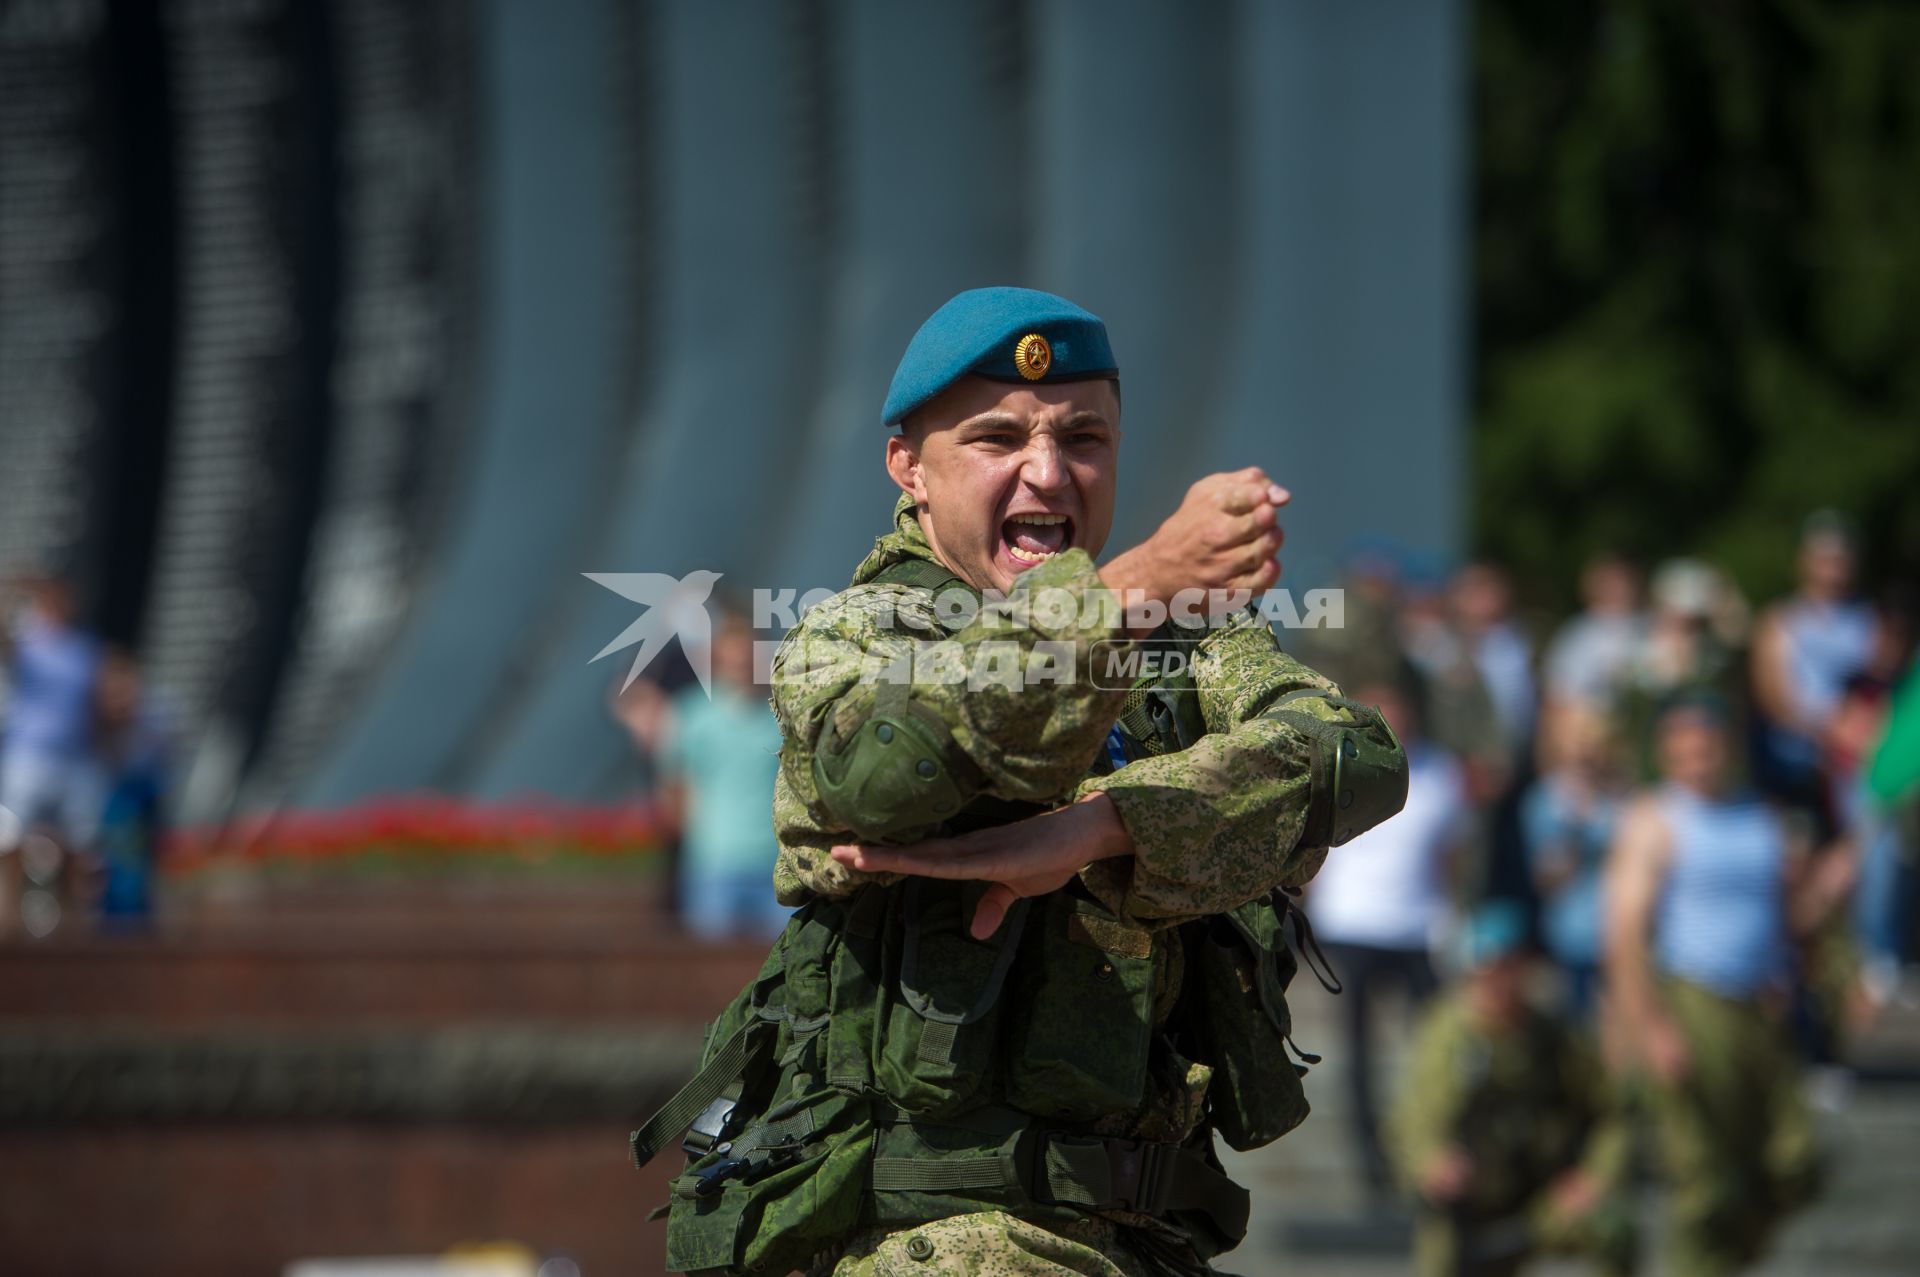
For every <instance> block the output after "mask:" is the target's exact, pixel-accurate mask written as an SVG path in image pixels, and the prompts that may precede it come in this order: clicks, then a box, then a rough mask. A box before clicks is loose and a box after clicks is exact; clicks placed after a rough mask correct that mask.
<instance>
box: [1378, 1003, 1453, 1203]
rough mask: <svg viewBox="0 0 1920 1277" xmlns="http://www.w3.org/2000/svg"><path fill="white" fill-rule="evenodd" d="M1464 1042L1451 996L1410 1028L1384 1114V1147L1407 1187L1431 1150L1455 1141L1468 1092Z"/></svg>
mask: <svg viewBox="0 0 1920 1277" xmlns="http://www.w3.org/2000/svg"><path fill="white" fill-rule="evenodd" d="M1466 1045H1467V1029H1466V1022H1465V1018H1464V1016H1463V1015H1462V1014H1461V1013H1460V1009H1459V1007H1458V1006H1457V1005H1456V1003H1455V1001H1454V1000H1453V999H1452V998H1445V999H1442V1000H1441V1001H1440V1002H1438V1003H1436V1004H1435V1005H1434V1006H1433V1008H1432V1009H1431V1010H1430V1011H1428V1012H1427V1014H1426V1016H1425V1018H1424V1019H1422V1020H1421V1022H1420V1026H1419V1028H1418V1029H1417V1030H1416V1031H1415V1033H1414V1038H1413V1042H1412V1044H1411V1046H1410V1048H1409V1050H1408V1052H1407V1059H1406V1063H1405V1065H1404V1067H1403V1069H1402V1072H1401V1075H1400V1085H1399V1086H1398V1087H1396V1088H1395V1090H1394V1097H1393V1109H1392V1111H1391V1112H1390V1113H1389V1114H1388V1117H1387V1142H1388V1151H1389V1153H1390V1154H1391V1156H1392V1159H1393V1164H1394V1169H1395V1170H1396V1171H1398V1173H1399V1175H1400V1178H1401V1181H1402V1182H1403V1183H1405V1184H1407V1185H1408V1186H1409V1187H1411V1186H1412V1185H1414V1184H1417V1183H1418V1182H1419V1179H1420V1175H1421V1172H1422V1171H1424V1170H1425V1169H1426V1167H1427V1165H1428V1163H1430V1162H1431V1161H1432V1160H1433V1158H1434V1157H1435V1155H1437V1154H1438V1153H1439V1152H1440V1151H1441V1150H1442V1149H1443V1148H1445V1147H1447V1146H1448V1145H1449V1144H1455V1143H1458V1142H1459V1128H1460V1121H1461V1118H1462V1116H1463V1115H1464V1113H1465V1111H1466V1103H1467V1098H1468V1089H1467V1086H1466V1084H1465V1078H1466V1074H1467V1070H1466V1069H1465V1068H1464V1067H1462V1065H1463V1055H1464V1050H1465V1047H1466Z"/></svg>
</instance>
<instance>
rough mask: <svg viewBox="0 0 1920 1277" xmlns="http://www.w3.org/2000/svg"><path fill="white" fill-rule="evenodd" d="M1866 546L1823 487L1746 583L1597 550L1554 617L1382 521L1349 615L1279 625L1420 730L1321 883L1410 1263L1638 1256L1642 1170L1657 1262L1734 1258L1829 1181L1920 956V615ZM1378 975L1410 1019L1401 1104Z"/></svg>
mask: <svg viewBox="0 0 1920 1277" xmlns="http://www.w3.org/2000/svg"><path fill="white" fill-rule="evenodd" d="M1859 563H1860V546H1859V544H1858V542H1857V539H1856V535H1855V533H1854V530H1853V529H1852V527H1851V526H1850V524H1849V523H1848V522H1847V520H1846V519H1844V518H1843V517H1841V516H1839V515H1837V514H1834V513H1831V512H1821V513H1817V514H1815V515H1813V516H1811V517H1810V518H1809V519H1808V520H1807V522H1806V524H1805V526H1804V528H1803V530H1802V535H1801V538H1800V544H1799V552H1798V560H1797V564H1796V579H1797V587H1796V588H1795V589H1794V591H1793V592H1792V593H1791V594H1789V595H1788V596H1787V597H1785V598H1781V599H1778V600H1774V601H1771V602H1770V603H1768V604H1767V605H1765V606H1764V607H1760V608H1757V609H1756V608H1753V607H1750V606H1749V604H1748V602H1747V600H1745V599H1744V598H1742V597H1741V595H1740V593H1739V591H1738V590H1737V589H1736V588H1735V586H1734V585H1733V583H1732V582H1731V580H1730V579H1729V578H1728V576H1727V575H1726V574H1725V573H1723V572H1722V571H1720V570H1719V569H1718V568H1716V567H1715V566H1714V565H1712V564H1710V563H1706V562H1702V561H1699V560H1694V559H1675V560H1671V561H1668V562H1665V563H1661V564H1659V565H1657V566H1656V567H1655V568H1654V569H1653V571H1652V573H1651V576H1650V578H1649V577H1648V576H1646V575H1645V574H1644V573H1643V570H1642V568H1641V566H1640V565H1638V564H1636V563H1634V562H1632V561H1630V560H1628V559H1626V558H1624V557H1620V556H1616V555H1602V556H1600V557H1597V558H1595V559H1594V560H1593V561H1592V562H1590V563H1589V564H1588V565H1587V567H1586V569H1585V571H1584V573H1583V576H1582V580H1581V583H1580V585H1581V597H1582V601H1583V607H1582V609H1581V610H1580V611H1579V612H1578V613H1577V614H1576V615H1574V616H1573V617H1572V618H1571V619H1569V620H1567V621H1566V622H1565V623H1563V624H1561V625H1560V626H1559V627H1558V628H1557V629H1554V630H1552V631H1551V632H1550V633H1548V634H1546V635H1545V636H1544V637H1545V640H1546V641H1545V642H1544V643H1539V642H1536V639H1537V638H1539V637H1541V636H1539V635H1536V634H1535V633H1533V632H1530V630H1529V628H1528V627H1527V626H1526V625H1524V624H1523V623H1522V620H1521V618H1520V617H1519V616H1518V615H1517V613H1516V608H1515V605H1514V599H1513V591H1512V588H1511V586H1510V583H1509V581H1508V579H1507V577H1506V576H1505V574H1504V573H1503V572H1502V571H1501V570H1500V568H1498V567H1497V566H1494V565H1492V564H1487V563H1474V564H1469V565H1467V566H1465V567H1463V568H1461V569H1459V570H1458V571H1455V572H1453V573H1452V574H1451V575H1448V576H1440V575H1437V574H1432V573H1424V572H1422V571H1420V570H1419V569H1418V567H1417V565H1412V564H1410V562H1409V560H1408V558H1407V557H1406V556H1403V555H1399V554H1396V553H1394V552H1393V551H1392V549H1391V547H1379V546H1370V547H1365V548H1364V549H1362V550H1361V551H1360V552H1359V553H1357V554H1356V555H1355V556H1354V557H1353V560H1352V562H1351V563H1350V565H1349V573H1348V579H1347V581H1346V582H1345V584H1346V586H1347V593H1346V618H1345V620H1346V624H1345V626H1344V627H1342V628H1339V629H1328V630H1321V631H1301V632H1298V633H1296V634H1293V635H1289V636H1287V638H1288V645H1289V647H1290V648H1291V649H1292V650H1295V651H1296V653H1297V654H1298V655H1300V656H1301V657H1302V658H1303V659H1305V660H1306V661H1307V662H1308V663H1309V664H1311V665H1313V666H1315V667H1316V668H1318V669H1320V670H1322V671H1324V672H1326V673H1327V674H1329V675H1330V676H1331V677H1333V678H1334V679H1335V680H1336V681H1338V682H1339V683H1340V684H1341V685H1342V687H1343V688H1344V689H1345V690H1346V692H1347V694H1348V695H1350V696H1353V697H1355V698H1357V699H1359V700H1363V701H1369V702H1373V703H1377V704H1379V705H1381V706H1382V708H1383V710H1384V711H1385V712H1386V715H1387V717H1388V719H1389V720H1390V721H1391V722H1392V723H1393V724H1394V725H1395V727H1396V728H1397V729H1398V731H1399V732H1400V734H1401V737H1402V739H1403V741H1404V743H1405V744H1406V746H1407V751H1408V756H1409V761H1410V773H1411V780H1410V786H1409V794H1408V801H1407V805H1406V809H1405V811H1404V812H1403V814H1402V815H1401V816H1399V817H1397V818H1395V819H1394V820H1392V821H1389V822H1387V823H1386V824H1385V825H1382V826H1380V827H1379V828H1377V829H1375V830H1372V831H1370V832H1369V833H1367V834H1365V835H1362V836H1361V837H1360V838H1357V839H1355V840H1354V841H1353V842H1352V843H1350V844H1348V845H1347V846H1346V847H1343V848H1341V849H1339V850H1338V851H1337V852H1336V853H1335V854H1334V855H1332V856H1330V857H1329V858H1328V861H1327V863H1326V866H1325V867H1324V869H1323V870H1322V871H1321V873H1320V875H1319V877H1318V878H1317V879H1316V881H1315V882H1314V884H1313V886H1312V888H1311V889H1310V890H1309V892H1308V895H1307V898H1306V902H1305V907H1306V909H1307V911H1308V913H1309V914H1310V915H1311V917H1312V919H1313V924H1314V930H1315V932H1316V933H1317V934H1318V935H1319V937H1320V938H1321V940H1322V941H1323V942H1324V944H1325V947H1326V950H1327V953H1328V956H1329V958H1330V959H1331V960H1332V964H1333V967H1334V969H1335V971H1336V972H1337V973H1338V975H1339V976H1340V978H1341V979H1342V980H1343V981H1344V983H1345V986H1346V988H1345V991H1344V993H1345V996H1344V997H1343V998H1342V999H1341V1002H1342V1004H1343V1005H1342V1007H1341V1010H1342V1013H1343V1017H1344V1024H1345V1033H1346V1037H1347V1048H1348V1049H1347V1057H1346V1059H1347V1064H1348V1066H1349V1068H1348V1078H1349V1094H1348V1097H1347V1098H1348V1100H1349V1111H1350V1115H1351V1118H1350V1120H1351V1125H1352V1137H1353V1139H1354V1141H1355V1145H1356V1148H1357V1149H1358V1152H1359V1155H1360V1162H1361V1166H1362V1171H1363V1174H1364V1176H1365V1178H1366V1181H1367V1185H1368V1187H1369V1188H1370V1189H1372V1190H1373V1192H1374V1193H1375V1194H1377V1195H1379V1196H1380V1198H1381V1199H1384V1198H1385V1197H1386V1195H1387V1194H1390V1193H1394V1192H1407V1193H1410V1194H1411V1197H1412V1199H1413V1200H1414V1201H1415V1202H1416V1204H1417V1205H1418V1207H1419V1216H1418V1218H1419V1221H1420V1222H1419V1225H1418V1238H1419V1241H1418V1245H1417V1248H1416V1249H1417V1253H1418V1256H1419V1259H1420V1264H1421V1267H1422V1270H1423V1271H1427V1272H1436V1273H1439V1272H1510V1271H1514V1270H1516V1269H1517V1268H1518V1267H1519V1266H1520V1264H1521V1263H1522V1262H1523V1261H1524V1260H1525V1259H1526V1258H1527V1257H1528V1256H1529V1255H1530V1254H1534V1253H1540V1252H1543V1251H1554V1250H1560V1251H1568V1250H1574V1251H1583V1252H1585V1253H1586V1254H1588V1255H1590V1256H1591V1257H1593V1258H1594V1259H1596V1260H1597V1261H1599V1263H1600V1264H1601V1266H1602V1267H1603V1268H1604V1269H1605V1270H1607V1271H1627V1270H1629V1269H1631V1267H1632V1266H1633V1262H1634V1255H1635V1253H1636V1249H1635V1246H1634V1237H1633V1229H1632V1223H1633V1219H1634V1212H1633V1211H1632V1210H1631V1209H1630V1206H1629V1205H1628V1204H1627V1199H1626V1198H1624V1197H1623V1196H1622V1194H1623V1192H1624V1189H1625V1187H1626V1186H1627V1184H1628V1182H1629V1178H1630V1176H1629V1171H1630V1170H1631V1169H1632V1168H1633V1167H1635V1166H1639V1167H1641V1168H1643V1169H1646V1168H1652V1169H1653V1170H1654V1171H1656V1172H1657V1173H1658V1175H1659V1176H1660V1177H1661V1178H1662V1179H1663V1181H1664V1183H1665V1185H1666V1190H1667V1193H1668V1211H1667V1217H1668V1219H1669V1227H1668V1229H1667V1232H1668V1234H1669V1235H1668V1238H1667V1243H1666V1246H1667V1252H1668V1261H1667V1267H1668V1269H1669V1270H1670V1271H1673V1272H1676V1273H1728V1272H1737V1271H1741V1270H1742V1269H1744V1268H1745V1267H1746V1266H1747V1265H1749V1264H1750V1263H1752V1262H1753V1261H1754V1259H1755V1258H1756V1257H1757V1256H1758V1255H1759V1254H1760V1253H1762V1250H1763V1248H1764V1246H1765V1244H1766V1242H1767V1239H1768V1237H1769V1235H1770V1234H1771V1233H1772V1232H1773V1230H1774V1229H1775V1228H1776V1227H1777V1225H1778V1223H1779V1222H1780V1221H1781V1220H1782V1219H1783V1218H1785V1217H1786V1216H1787V1215H1788V1214H1789V1213H1790V1212H1791V1210H1792V1209H1793V1208H1794V1207H1795V1206H1796V1205H1798V1204H1800V1203H1801V1202H1804V1201H1805V1200H1807V1199H1808V1198H1809V1196H1810V1195H1811V1194H1812V1193H1813V1192H1814V1191H1815V1189H1816V1185H1817V1183H1818V1181H1819V1157H1818V1152H1817V1149H1816V1148H1815V1141H1814V1138H1813V1134H1812V1131H1813V1122H1812V1119H1811V1117H1810V1115H1809V1108H1810V1107H1811V1108H1813V1109H1819V1108H1836V1107H1839V1106H1841V1105H1843V1104H1844V1103H1845V1099H1846V1094H1847V1091H1848V1086H1849V1081H1850V1074H1849V1073H1848V1072H1847V1068H1846V1060H1847V1054H1846V1052H1847V1043H1848V1041H1849V1039H1850V1037H1851V1036H1852V1035H1853V1034H1855V1033H1856V1032H1857V1031H1859V1030H1860V1029H1862V1028H1863V1027H1864V1026H1866V1025H1867V1024H1869V1023H1870V1022H1871V1021H1872V1019H1873V1018H1874V1017H1875V1016H1876V1015H1878V1014H1881V1013H1882V1012H1884V1011H1885V1009H1886V1008H1887V1007H1888V1006H1889V1004H1890V1003H1892V1002H1893V1001H1894V1000H1895V999H1898V998H1901V996H1902V981H1903V974H1904V973H1907V972H1909V970H1910V969H1909V968H1908V966H1907V964H1908V962H1909V960H1910V959H1911V957H1912V954H1913V949H1912V939H1913V937H1912V930H1913V927H1912V919H1913V897H1914V882H1915V873H1914V865H1913V858H1914V849H1915V845H1916V838H1915V831H1916V824H1917V822H1916V810H1917V809H1920V803H1917V802H1916V797H1917V796H1920V677H1916V674H1915V670H1914V662H1913V648H1914V626H1913V614H1912V611H1911V607H1910V601H1909V600H1908V599H1906V598H1904V597H1902V596H1901V595H1899V594H1898V593H1897V592H1895V591H1885V592H1881V593H1879V594H1877V595H1876V594H1872V593H1870V592H1868V591H1867V590H1865V589H1864V588H1863V585H1862V582H1861V581H1860V580H1859V579H1858V566H1859ZM1907 987H1908V988H1909V989H1911V987H1912V981H1911V979H1910V978H1909V979H1908V981H1907ZM1383 994H1384V995H1386V996H1387V997H1388V998H1390V999H1393V1000H1394V1001H1396V1002H1398V1003H1399V1005H1401V1006H1402V1007H1405V1008H1407V1009H1409V1010H1410V1011H1411V1012H1413V1013H1414V1019H1413V1039H1412V1040H1413V1049H1412V1051H1411V1052H1410V1053H1409V1059H1408V1062H1407V1064H1406V1067H1405V1070H1404V1072H1403V1074H1402V1075H1401V1076H1400V1077H1399V1078H1398V1079H1397V1081H1396V1083H1395V1085H1394V1087H1393V1094H1392V1097H1391V1101H1390V1102H1389V1103H1388V1104H1387V1105H1385V1106H1384V1107H1385V1110H1387V1111H1383V1106H1382V1104H1381V1102H1380V1099H1379V1096H1378V1091H1379V1090H1380V1083H1381V1080H1382V1079H1381V1078H1380V1077H1379V1073H1380V1071H1381V1070H1380V1066H1379V1065H1378V1064H1377V1063H1376V1061H1375V1056H1376V1054H1377V1052H1376V1050H1375V1049H1374V1045H1373V1044H1374V1035H1375V1033H1376V1031H1377V1030H1378V1029H1379V1027H1380V1025H1379V1023H1378V1017H1379V1014H1380V1007H1379V1005H1378V1004H1379V1003H1380V1002H1381V1000H1382V995H1383ZM1907 996H1908V998H1909V999H1910V998H1911V994H1910V993H1909V994H1908V995H1907Z"/></svg>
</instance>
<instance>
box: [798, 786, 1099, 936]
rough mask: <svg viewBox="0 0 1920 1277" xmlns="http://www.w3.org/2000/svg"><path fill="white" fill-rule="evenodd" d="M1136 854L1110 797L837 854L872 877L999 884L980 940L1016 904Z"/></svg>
mask: <svg viewBox="0 0 1920 1277" xmlns="http://www.w3.org/2000/svg"><path fill="white" fill-rule="evenodd" d="M1132 854H1133V839H1132V837H1131V836H1129V835H1128V833H1127V828H1126V826H1125V825H1124V824H1122V823H1121V821H1120V813H1119V812H1118V811H1116V810H1115V809H1114V806H1113V800H1112V799H1110V798H1108V797H1107V796H1106V795H1105V794H1093V795H1090V796H1089V797H1087V798H1085V799H1083V800H1081V801H1080V802H1077V803H1071V804H1069V805H1068V806H1065V807H1061V808H1058V809H1056V810H1054V811H1049V812H1043V813H1041V814H1040V815H1038V816H1029V817H1028V818H1027V819H1025V820H1016V821H1014V822H1013V823H1012V824H1007V825H997V826H994V827H993V828H991V829H979V830H975V831H974V832H973V833H969V834H961V835H959V836H958V837H955V838H929V839H927V840H926V841H924V842H918V843H915V844H914V845H913V846H911V847H876V846H871V845H867V844H863V843H847V844H844V845H841V846H838V847H835V848H834V849H833V858H834V859H835V860H837V861H839V862H840V863H841V864H843V865H847V866H849V867H850V868H853V869H859V870H863V871H865V872H868V873H897V874H917V875H919V876H921V877H923V878H958V879H966V880H972V881H979V882H989V883H992V884H993V885H992V886H990V887H988V888H987V892H986V894H985V895H983V896H982V897H981V898H980V904H979V905H978V907H976V908H975V909H974V912H973V923H972V925H971V927H970V928H969V931H970V932H971V933H972V935H973V938H974V939H976V940H985V939H986V938H987V937H989V936H991V935H992V934H993V933H994V932H996V931H998V930H999V929H1000V923H1001V921H1002V920H1003V919H1004V918H1005V917H1006V916H1007V910H1008V909H1010V908H1012V907H1013V903H1014V901H1016V900H1019V899H1022V898H1023V897H1027V896H1044V895H1046V894H1047V893H1048V892H1051V891H1058V890H1059V889H1060V888H1062V887H1064V886H1066V885H1067V884H1068V883H1069V882H1071V881H1072V880H1073V878H1074V875H1076V874H1078V873H1079V872H1080V871H1081V870H1082V869H1085V868H1086V867H1087V866H1088V865H1090V864H1092V863H1093V862H1094V861H1096V860H1105V859H1108V858H1109V857H1114V856H1130V855H1132Z"/></svg>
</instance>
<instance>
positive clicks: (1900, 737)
mask: <svg viewBox="0 0 1920 1277" xmlns="http://www.w3.org/2000/svg"><path fill="white" fill-rule="evenodd" d="M1862 780H1863V784H1862V787H1861V793H1860V798H1859V801H1860V803H1861V806H1862V808H1863V811H1862V818H1863V821H1864V822H1865V823H1866V824H1867V825H1868V827H1869V828H1871V829H1873V830H1875V831H1876V832H1877V837H1875V838H1874V839H1873V840H1872V841H1870V842H1868V843H1866V844H1863V846H1862V863H1861V867H1860V883H1859V888H1858V891H1857V893H1856V896H1855V906H1854V909H1855V918H1856V923H1857V925H1858V927H1859V929H1860V936H1861V943H1862V945H1863V947H1864V948H1865V950H1866V971H1865V976H1866V992H1867V996H1868V998H1869V999H1870V1000H1871V1001H1872V1003H1873V1004H1874V1005H1875V1007H1876V1008H1878V1007H1882V1006H1885V1005H1886V1004H1887V1003H1888V1002H1889V1001H1891V1000H1892V999H1893V997H1894V995H1895V993H1896V992H1897V991H1898V987H1899V982H1900V976H1901V969H1902V967H1903V965H1904V964H1905V963H1906V961H1907V959H1908V958H1909V957H1910V956H1911V954H1912V942H1913V905H1914V891H1915V884H1916V882H1920V874H1916V872H1915V869H1914V854H1915V849H1916V847H1920V663H1916V664H1912V665H1909V667H1908V669H1907V672H1906V676H1905V677H1904V678H1902V679H1901V680H1900V682H1899V683H1898V684H1897V685H1896V686H1895V688H1894V689H1893V692H1892V695H1891V696H1890V697H1889V698H1888V701H1887V706H1886V711H1885V714H1884V716H1883V718H1882V722H1881V727H1880V731H1879V735H1878V738H1877V740H1876V741H1875V743H1874V745H1873V748H1872V752H1871V757H1870V758H1869V760H1868V762H1867V765H1866V767H1865V769H1864V773H1863V777H1862Z"/></svg>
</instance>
